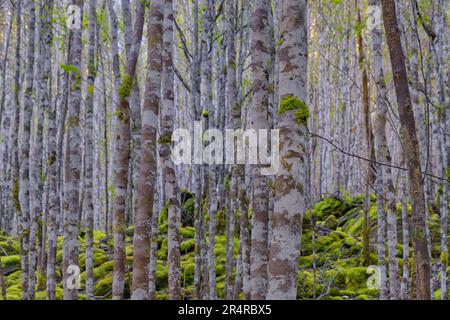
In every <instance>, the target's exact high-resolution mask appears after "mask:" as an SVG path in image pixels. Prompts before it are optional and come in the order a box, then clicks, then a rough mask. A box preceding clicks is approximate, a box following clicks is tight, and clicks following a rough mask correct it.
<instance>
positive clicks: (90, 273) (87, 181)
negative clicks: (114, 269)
mask: <svg viewBox="0 0 450 320" xmlns="http://www.w3.org/2000/svg"><path fill="white" fill-rule="evenodd" d="M95 4H96V0H90V1H89V39H88V81H87V85H88V90H87V96H86V102H85V106H84V108H85V117H84V122H85V132H84V134H85V138H84V139H85V140H84V144H85V151H84V152H85V170H84V190H85V195H84V198H83V200H84V203H83V209H84V214H85V217H86V226H85V228H86V236H85V242H86V297H87V298H88V299H89V300H91V299H93V298H94V204H93V194H94V190H93V180H94V177H93V173H94V127H93V122H94V119H93V118H94V85H95V77H96V73H97V66H96V62H95V34H96V28H97V22H96V20H97V17H96V12H95V10H96V5H95Z"/></svg>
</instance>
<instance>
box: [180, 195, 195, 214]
mask: <svg viewBox="0 0 450 320" xmlns="http://www.w3.org/2000/svg"><path fill="white" fill-rule="evenodd" d="M182 209H183V211H185V212H187V213H190V214H194V211H195V199H194V198H190V199H189V200H187V201H186V202H185V203H184V204H183V206H182Z"/></svg>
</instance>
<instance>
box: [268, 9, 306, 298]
mask: <svg viewBox="0 0 450 320" xmlns="http://www.w3.org/2000/svg"><path fill="white" fill-rule="evenodd" d="M281 16H282V17H281V20H280V38H281V46H280V80H279V92H278V93H279V96H280V107H279V111H278V113H279V117H278V124H277V127H278V128H279V130H280V131H279V134H280V149H279V150H280V167H279V170H278V172H277V174H276V180H275V207H274V212H273V229H272V239H271V241H270V251H269V266H268V273H269V283H268V292H267V299H291V300H292V299H295V298H296V296H297V270H298V257H299V255H300V236H301V230H302V220H303V212H304V211H305V199H304V177H303V174H304V172H305V170H304V169H305V166H304V156H305V151H306V150H305V140H306V126H307V121H308V117H309V111H308V109H307V106H306V103H305V101H306V98H307V94H306V90H307V84H306V72H307V65H308V26H307V3H306V1H304V0H300V1H294V0H285V1H284V2H283V4H282V7H281Z"/></svg>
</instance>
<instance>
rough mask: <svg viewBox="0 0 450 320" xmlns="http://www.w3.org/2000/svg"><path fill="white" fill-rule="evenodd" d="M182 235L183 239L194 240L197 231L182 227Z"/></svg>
mask: <svg viewBox="0 0 450 320" xmlns="http://www.w3.org/2000/svg"><path fill="white" fill-rule="evenodd" d="M180 235H181V236H182V237H183V238H194V236H195V229H194V228H193V227H184V228H183V227H181V228H180Z"/></svg>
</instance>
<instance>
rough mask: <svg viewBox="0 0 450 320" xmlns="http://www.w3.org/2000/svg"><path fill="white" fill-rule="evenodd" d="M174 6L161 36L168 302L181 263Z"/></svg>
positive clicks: (175, 296)
mask: <svg viewBox="0 0 450 320" xmlns="http://www.w3.org/2000/svg"><path fill="white" fill-rule="evenodd" d="M173 19H174V17H173V2H172V0H166V5H165V8H164V36H163V41H164V42H163V50H164V51H163V77H162V93H163V96H162V101H161V118H162V133H161V138H160V144H159V153H160V157H161V163H162V172H163V175H164V191H165V195H166V198H167V202H168V208H167V212H168V229H167V260H168V262H169V275H168V282H169V298H170V299H171V300H180V299H181V288H180V287H181V274H180V269H181V262H180V227H181V209H180V201H179V190H178V184H177V179H176V175H175V168H174V164H173V162H172V160H171V158H170V157H171V148H170V142H171V136H172V131H173V129H174V116H175V109H174V107H175V104H174V91H173V90H174V73H173V45H174V35H173Z"/></svg>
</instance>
